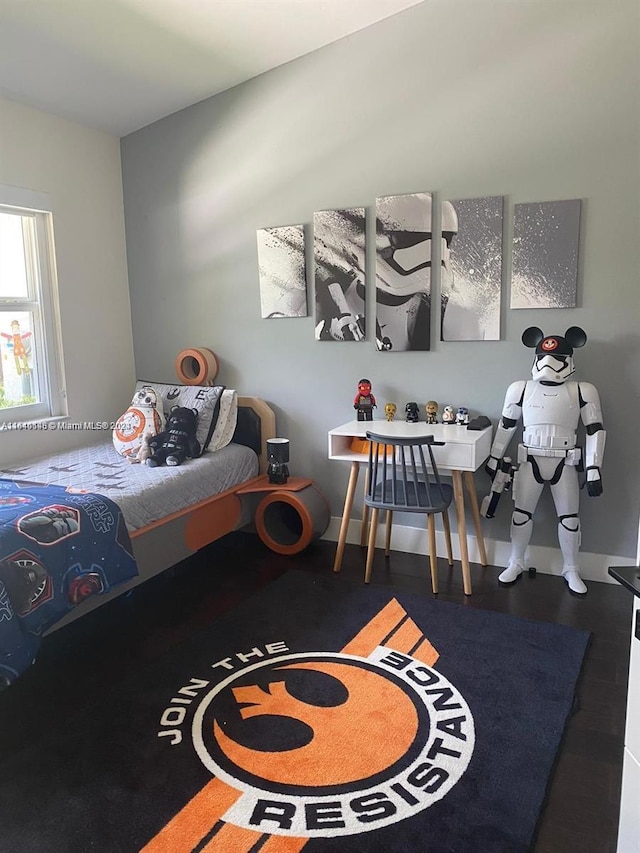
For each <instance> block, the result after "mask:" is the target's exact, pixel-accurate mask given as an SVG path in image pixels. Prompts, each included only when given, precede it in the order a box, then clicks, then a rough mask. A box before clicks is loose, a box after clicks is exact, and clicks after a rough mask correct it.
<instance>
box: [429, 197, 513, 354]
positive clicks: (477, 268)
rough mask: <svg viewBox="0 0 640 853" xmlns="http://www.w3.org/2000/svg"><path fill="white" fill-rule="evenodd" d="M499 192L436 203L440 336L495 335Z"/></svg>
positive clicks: (490, 338) (478, 338) (498, 286)
mask: <svg viewBox="0 0 640 853" xmlns="http://www.w3.org/2000/svg"><path fill="white" fill-rule="evenodd" d="M503 207H504V199H503V197H502V196H488V197H485V198H467V199H456V200H454V201H444V202H443V204H442V255H441V285H440V290H441V296H442V308H441V311H442V315H441V316H442V323H441V332H440V339H441V340H443V341H498V340H500V307H501V290H502V230H503Z"/></svg>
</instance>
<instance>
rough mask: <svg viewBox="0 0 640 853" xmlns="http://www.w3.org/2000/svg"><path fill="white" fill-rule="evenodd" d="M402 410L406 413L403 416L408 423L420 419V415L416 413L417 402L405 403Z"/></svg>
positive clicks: (416, 421)
mask: <svg viewBox="0 0 640 853" xmlns="http://www.w3.org/2000/svg"><path fill="white" fill-rule="evenodd" d="M404 410H405V412H406V415H407V416H406V418H405V420H406V422H407V423H408V424H417V423H418V421H419V420H420V416H419V414H418V404H417V403H407V405H406V406H405V407H404Z"/></svg>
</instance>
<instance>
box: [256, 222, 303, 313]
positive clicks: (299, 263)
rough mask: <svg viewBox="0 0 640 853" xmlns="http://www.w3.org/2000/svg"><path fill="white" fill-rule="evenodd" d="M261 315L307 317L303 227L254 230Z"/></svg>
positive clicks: (289, 226) (286, 226) (290, 226)
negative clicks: (256, 232) (256, 240)
mask: <svg viewBox="0 0 640 853" xmlns="http://www.w3.org/2000/svg"><path fill="white" fill-rule="evenodd" d="M257 236H258V271H259V277H260V307H261V316H262V317H263V318H267V319H271V318H275V317H306V316H307V313H308V312H307V276H306V267H305V257H304V227H303V226H302V225H285V226H281V227H277V228H261V229H260V230H259V231H258V234H257Z"/></svg>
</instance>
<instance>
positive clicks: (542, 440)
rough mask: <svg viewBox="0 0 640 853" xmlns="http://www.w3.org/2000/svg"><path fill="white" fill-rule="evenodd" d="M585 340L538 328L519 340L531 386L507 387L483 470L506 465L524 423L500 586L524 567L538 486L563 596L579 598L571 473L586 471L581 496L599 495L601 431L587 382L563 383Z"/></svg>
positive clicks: (575, 331)
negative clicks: (581, 432)
mask: <svg viewBox="0 0 640 853" xmlns="http://www.w3.org/2000/svg"><path fill="white" fill-rule="evenodd" d="M586 342H587V335H586V333H585V332H584V330H583V329H581V328H580V327H579V326H571V328H569V329H567V331H566V332H565V333H564V336H562V335H546V336H545V334H544V332H542V330H541V329H539V328H538V327H537V326H531V327H529V328H528V329H525V331H524V332H523V334H522V343H523V344H524V345H525V346H526V347H530V348H534V347H535V357H534V360H533V366H532V370H531V375H532V377H533V381H531V380H526V379H523V380H520V381H517V382H512V383H511V385H510V386H509V387H508V388H507V392H506V395H505V401H504V406H503V409H502V417H501V418H500V422H499V423H498V427H497V429H496V434H495V437H494V439H493V445H492V447H491V455H490V457H489V461H488V462H487V464H486V466H485V469H486V471H487V473H488V474H489V476H490V477H491V478H492V480H493V479H494V478H495V477H496V476H497V472H498V469H499V468H500V467H501V463H502V461H503V460H504V459H505V452H506V450H507V448H508V446H509V442H510V440H511V438H512V436H513V433H514V432H515V431H516V428H517V426H518V421H519V420H520V418H522V420H523V424H524V432H523V435H522V443H521V444H519V445H518V455H517V459H518V462H519V467H518V468H517V470H516V473H515V475H514V480H513V489H512V496H513V500H514V504H515V506H514V509H513V514H512V516H511V556H510V558H509V565H508V566H507V568H506V569H505V570H504V571H503V572H502V574H501V575H500V576H499V578H498V580H499V581H500V583H503V584H510V583H514V582H515V581H516V580H517V579H518V577H519V576H520V575H521V574H522V572H523V571H524V567H525V551H526V549H527V546H528V544H529V540H530V539H531V533H532V530H533V514H534V512H535V510H536V507H537V505H538V500H539V499H540V495H541V494H542V490H543V489H544V487H545V484H546V485H548V486H549V488H550V489H551V496H552V497H553V502H554V504H555V508H556V513H557V516H558V542H559V545H560V550H561V552H562V562H563V565H562V576H563V577H564V579H565V582H566V584H567V586H568V587H569V590H570V592H572V593H574V594H577V595H585V594H586V592H587V587H586V585H585V583H584V581H583V580H582V578H581V577H580V568H579V565H578V549H579V546H580V518H579V516H578V509H579V499H580V487H579V484H578V473H577V472H578V470H584V471H586V487H587V494H589V495H590V496H591V497H597V496H598V495H601V494H602V475H601V473H600V469H601V467H602V460H603V455H604V445H605V438H606V433H605V430H604V427H603V425H602V411H601V408H600V397H599V395H598V392H597V390H596V388H595V386H594V385H592V384H591V383H590V382H567V381H566V380H567V379H568V378H569V376H571V374H572V373H573V372H574V370H575V366H574V363H573V350H574V347H575V348H578V347H582V346H584V345H585V343H586ZM579 420H582V423H583V424H584V427H585V432H586V435H585V446H584V450H581V449H580V447H579V446H578V440H577V429H578V422H579Z"/></svg>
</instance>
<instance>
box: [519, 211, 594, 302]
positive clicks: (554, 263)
mask: <svg viewBox="0 0 640 853" xmlns="http://www.w3.org/2000/svg"><path fill="white" fill-rule="evenodd" d="M580 206H581V204H580V199H571V200H568V201H546V202H536V203H532V204H516V205H515V206H514V218H513V270H512V276H511V307H512V308H575V306H576V294H577V281H578V242H579V234H580Z"/></svg>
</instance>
